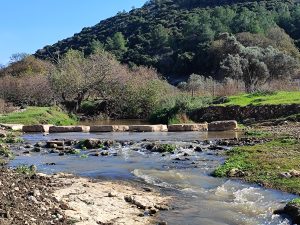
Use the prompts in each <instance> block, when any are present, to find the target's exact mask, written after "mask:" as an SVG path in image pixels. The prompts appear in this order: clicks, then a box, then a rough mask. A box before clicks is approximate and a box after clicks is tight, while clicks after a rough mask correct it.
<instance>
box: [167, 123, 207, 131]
mask: <svg viewBox="0 0 300 225" xmlns="http://www.w3.org/2000/svg"><path fill="white" fill-rule="evenodd" d="M168 130H169V132H184V131H207V130H208V124H207V123H197V124H174V125H169V126H168Z"/></svg>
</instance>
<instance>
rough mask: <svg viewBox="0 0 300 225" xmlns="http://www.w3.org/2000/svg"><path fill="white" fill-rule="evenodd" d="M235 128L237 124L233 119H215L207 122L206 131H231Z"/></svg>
mask: <svg viewBox="0 0 300 225" xmlns="http://www.w3.org/2000/svg"><path fill="white" fill-rule="evenodd" d="M237 129H238V124H237V122H236V121H235V120H227V121H215V122H211V123H209V124H208V131H231V130H237Z"/></svg>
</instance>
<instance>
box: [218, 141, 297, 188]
mask: <svg viewBox="0 0 300 225" xmlns="http://www.w3.org/2000/svg"><path fill="white" fill-rule="evenodd" d="M227 155H228V159H227V160H226V161H225V163H224V164H223V165H221V166H219V167H218V168H217V169H216V170H215V171H214V173H213V175H214V176H217V177H226V176H227V175H228V173H229V171H231V170H232V169H239V170H241V171H242V172H244V173H245V176H244V177H243V179H244V180H246V181H248V182H251V183H258V184H261V185H263V186H265V187H267V188H274V189H279V190H282V191H287V192H290V193H296V194H300V178H299V177H292V178H283V177H281V176H279V174H280V173H283V172H289V171H290V170H297V171H300V164H299V162H300V143H299V142H297V141H296V140H295V139H290V138H285V139H284V138H281V139H276V140H273V141H271V142H268V143H264V144H259V145H255V146H244V147H238V148H234V149H232V150H231V151H228V152H227Z"/></svg>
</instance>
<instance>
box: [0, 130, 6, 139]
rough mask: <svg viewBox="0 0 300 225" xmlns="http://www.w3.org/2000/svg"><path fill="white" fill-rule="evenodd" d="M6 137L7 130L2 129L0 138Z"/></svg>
mask: <svg viewBox="0 0 300 225" xmlns="http://www.w3.org/2000/svg"><path fill="white" fill-rule="evenodd" d="M6 137H7V135H6V133H5V131H3V130H0V138H6Z"/></svg>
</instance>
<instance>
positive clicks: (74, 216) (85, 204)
mask: <svg viewBox="0 0 300 225" xmlns="http://www.w3.org/2000/svg"><path fill="white" fill-rule="evenodd" d="M0 174H1V176H0V190H1V191H0V199H1V202H0V224H1V225H2V224H3V225H8V224H14V225H24V224H30V225H34V224H37V225H40V224H41V225H44V224H45V225H46V224H47V225H48V224H79V225H85V224H86V225H93V224H95V225H96V224H128V225H129V224H130V225H135V224H136V225H138V224H150V223H152V222H156V220H155V214H156V213H157V212H158V211H159V210H167V209H168V206H167V204H168V201H169V200H170V198H167V197H163V196H161V195H160V194H159V193H158V192H157V191H155V190H152V189H150V188H149V187H142V186H141V185H133V184H131V183H127V182H119V181H114V182H112V181H99V180H91V179H87V178H77V177H74V176H71V175H53V176H46V175H43V174H37V175H30V176H29V175H24V174H19V173H16V172H15V171H12V170H8V169H1V171H0Z"/></svg>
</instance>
